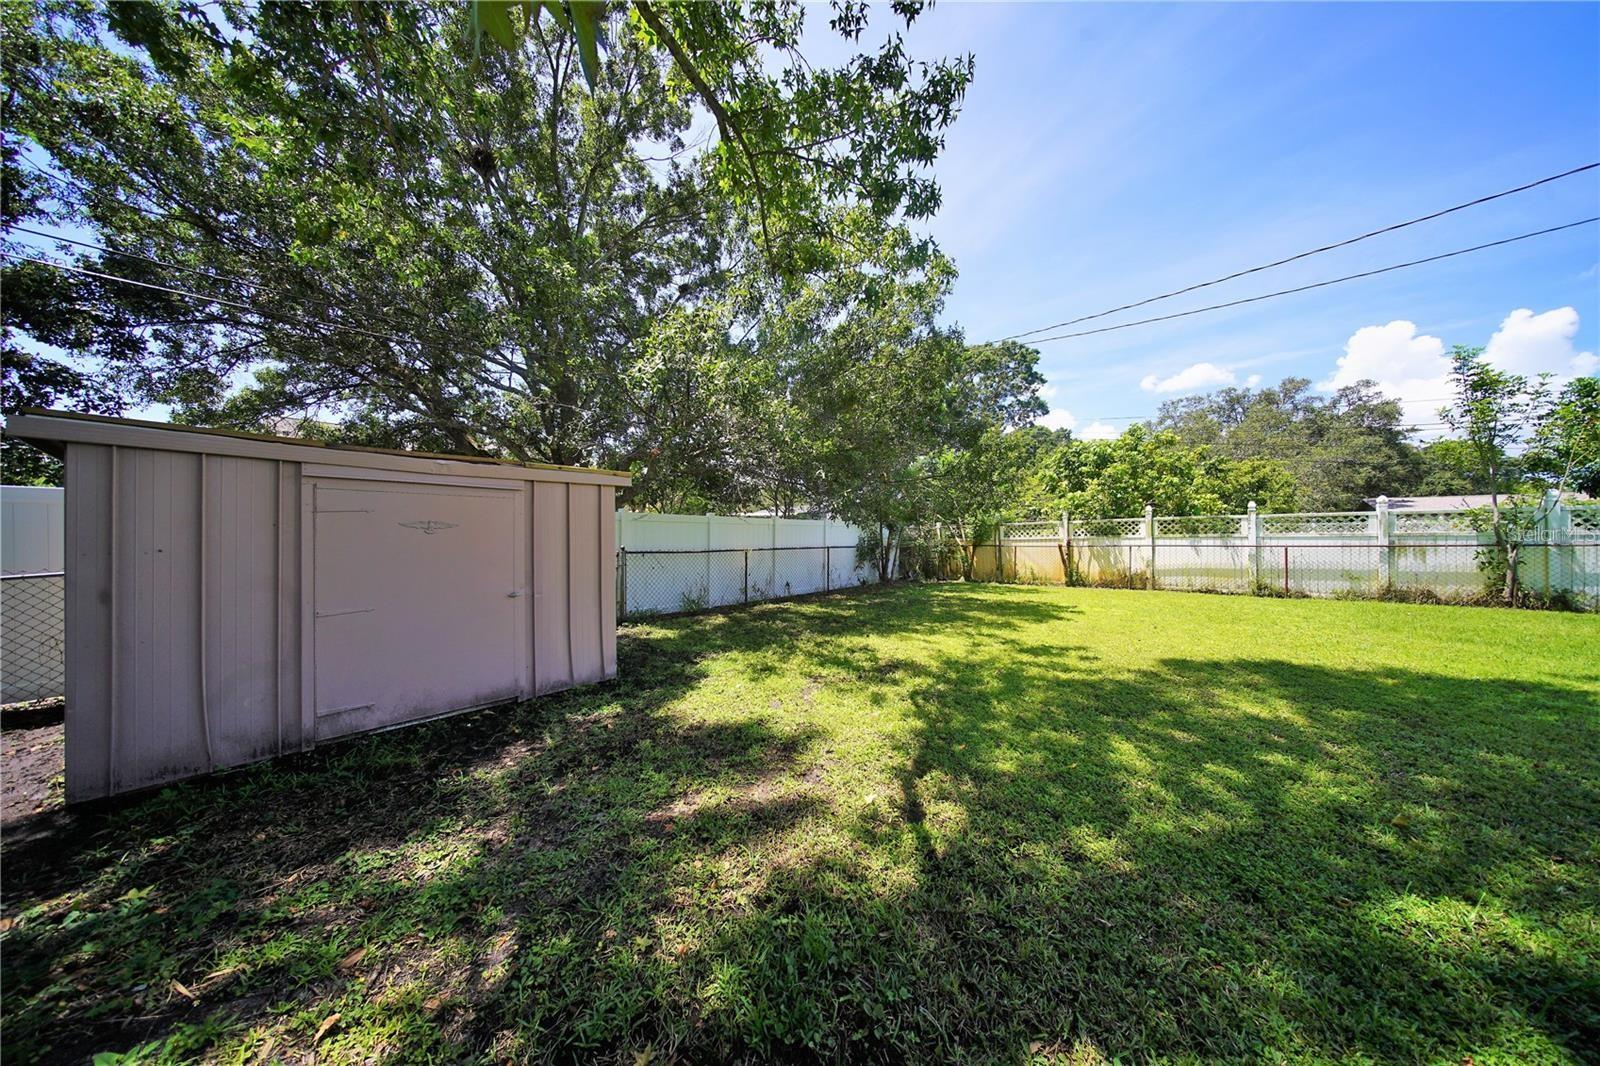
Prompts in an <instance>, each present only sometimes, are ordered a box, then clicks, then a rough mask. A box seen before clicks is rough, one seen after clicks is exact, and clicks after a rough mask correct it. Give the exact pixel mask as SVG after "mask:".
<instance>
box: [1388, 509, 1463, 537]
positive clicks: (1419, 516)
mask: <svg viewBox="0 0 1600 1066" xmlns="http://www.w3.org/2000/svg"><path fill="white" fill-rule="evenodd" d="M1392 513H1393V515H1394V531H1395V533H1397V534H1401V535H1406V534H1425V533H1476V532H1477V529H1476V528H1475V527H1474V525H1473V521H1474V517H1473V513H1472V512H1471V511H1394V512H1392Z"/></svg>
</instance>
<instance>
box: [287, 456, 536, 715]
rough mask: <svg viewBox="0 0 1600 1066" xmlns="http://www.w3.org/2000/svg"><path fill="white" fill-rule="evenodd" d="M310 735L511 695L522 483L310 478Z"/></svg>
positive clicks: (514, 691)
mask: <svg viewBox="0 0 1600 1066" xmlns="http://www.w3.org/2000/svg"><path fill="white" fill-rule="evenodd" d="M308 484H309V487H310V492H311V493H312V499H311V501H310V502H311V505H312V511H313V514H314V523H313V524H314V529H313V534H312V536H313V549H312V587H313V596H312V598H313V608H314V610H313V614H314V617H313V619H312V624H313V626H314V641H315V647H314V649H313V650H314V665H313V674H314V684H315V690H316V695H315V704H314V705H315V707H316V716H317V725H316V732H317V736H318V737H319V738H327V737H334V736H339V735H342V734H345V733H352V732H358V731H361V730H367V729H377V728H381V727H383V726H390V725H397V724H399V723H402V722H407V721H412V720H415V719H419V718H427V717H430V716H433V715H437V714H442V713H445V712H447V711H453V710H460V709H462V708H466V707H475V706H481V705H483V704H488V703H494V702H497V701H499V700H503V699H513V698H516V697H518V696H520V695H521V694H522V691H523V678H524V676H525V673H526V670H525V655H526V653H525V651H524V649H525V648H526V644H527V642H526V617H527V614H528V610H529V608H528V603H529V598H528V595H527V590H526V588H525V587H524V585H525V576H524V575H525V572H526V568H525V567H524V566H523V564H522V562H521V557H522V552H521V551H519V545H520V544H521V543H522V539H523V531H522V521H521V515H522V507H521V504H522V494H521V493H520V492H519V491H518V490H516V489H509V490H507V489H477V488H463V487H455V486H435V485H417V484H408V483H402V482H384V481H371V482H361V481H335V480H315V481H311V482H309V483H308Z"/></svg>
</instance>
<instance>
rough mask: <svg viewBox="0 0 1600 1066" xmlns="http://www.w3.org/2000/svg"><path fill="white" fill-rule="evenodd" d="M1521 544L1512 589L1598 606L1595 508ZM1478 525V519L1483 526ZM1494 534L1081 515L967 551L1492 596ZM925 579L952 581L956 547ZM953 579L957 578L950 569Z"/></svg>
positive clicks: (1229, 581)
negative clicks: (1489, 553)
mask: <svg viewBox="0 0 1600 1066" xmlns="http://www.w3.org/2000/svg"><path fill="white" fill-rule="evenodd" d="M1540 510H1541V512H1542V513H1543V514H1544V518H1543V519H1542V520H1541V521H1540V523H1539V524H1538V526H1537V527H1536V528H1535V529H1533V530H1532V531H1531V532H1530V533H1529V534H1527V535H1526V536H1525V537H1524V538H1523V540H1522V546H1521V548H1520V550H1519V557H1518V581H1519V583H1520V585H1521V587H1522V588H1523V589H1524V590H1525V591H1527V592H1528V593H1530V594H1532V595H1533V596H1535V597H1538V598H1541V599H1543V600H1546V601H1552V602H1560V601H1565V602H1568V603H1570V604H1571V605H1573V606H1576V607H1580V608H1585V609H1591V610H1592V609H1596V608H1600V505H1583V504H1578V505H1569V504H1566V503H1562V502H1559V501H1557V500H1555V499H1554V498H1553V497H1551V498H1547V499H1546V500H1545V501H1544V503H1543V504H1542V505H1541V507H1540ZM1479 524H1481V523H1479ZM1490 544H1492V537H1491V535H1490V534H1489V533H1488V532H1487V531H1486V530H1482V529H1479V528H1478V526H1477V525H1475V516H1474V514H1473V513H1472V512H1468V511H1411V510H1391V509H1390V508H1389V507H1388V504H1387V501H1386V500H1383V499H1381V498H1380V500H1379V501H1378V506H1377V509H1376V510H1373V511H1350V512H1323V513H1309V514H1257V513H1256V510H1255V508H1254V506H1253V505H1252V506H1251V508H1250V510H1249V512H1248V513H1246V514H1242V515H1195V516H1182V517H1172V516H1161V515H1155V514H1153V513H1151V512H1150V511H1149V509H1148V508H1147V509H1146V513H1145V514H1144V515H1142V516H1140V517H1137V518H1079V517H1076V516H1063V517H1062V518H1061V519H1060V520H1059V521H1044V522H1024V523H1013V524H1010V525H1006V526H1003V527H1001V529H1000V531H999V534H998V536H997V537H996V539H995V542H994V543H992V544H980V545H976V546H967V547H966V548H964V549H961V550H966V551H968V552H970V553H971V557H972V576H973V577H974V578H975V579H977V580H987V581H1016V582H1038V583H1051V584H1080V585H1105V586H1115V587H1122V588H1135V589H1184V590H1191V591H1206V592H1244V593H1260V594H1269V595H1270V594H1278V595H1306V596H1349V597H1379V596H1399V597H1403V598H1416V599H1437V600H1441V601H1446V602H1461V603H1471V602H1487V601H1488V600H1490V599H1492V597H1491V596H1490V594H1489V589H1488V576H1487V574H1486V572H1485V570H1484V567H1483V562H1484V560H1485V557H1486V548H1487V547H1488V546H1489V545H1490ZM930 558H932V559H934V562H933V563H931V564H929V563H927V562H926V561H924V564H923V565H924V566H925V567H930V566H931V569H932V570H933V571H934V572H933V573H932V574H924V575H922V576H940V577H952V576H958V574H959V569H958V568H959V555H956V554H955V552H954V551H947V552H944V553H942V554H941V553H938V552H934V553H926V552H925V553H923V555H922V559H923V560H928V559H930ZM953 567H954V568H956V572H954V573H952V569H953Z"/></svg>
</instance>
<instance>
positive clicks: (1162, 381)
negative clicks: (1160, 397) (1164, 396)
mask: <svg viewBox="0 0 1600 1066" xmlns="http://www.w3.org/2000/svg"><path fill="white" fill-rule="evenodd" d="M1233 382H1234V376H1233V371H1231V370H1229V369H1228V368H1227V367H1222V366H1217V365H1216V364H1215V363H1196V364H1194V365H1193V366H1190V367H1186V368H1184V369H1183V370H1180V371H1178V372H1177V373H1176V374H1173V375H1172V376H1171V377H1168V378H1162V377H1157V376H1156V375H1154V374H1146V375H1145V377H1144V380H1142V381H1140V382H1139V387H1140V388H1141V389H1143V390H1144V391H1146V392H1199V391H1200V390H1202V389H1206V388H1210V387H1211V386H1213V385H1232V384H1233Z"/></svg>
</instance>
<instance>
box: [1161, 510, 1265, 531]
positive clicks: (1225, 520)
mask: <svg viewBox="0 0 1600 1066" xmlns="http://www.w3.org/2000/svg"><path fill="white" fill-rule="evenodd" d="M1246 520H1247V519H1246V516H1245V515H1235V514H1202V515H1161V516H1158V517H1157V518H1156V536H1158V537H1242V536H1245V535H1246V534H1245V525H1244V524H1245V521H1246Z"/></svg>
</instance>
